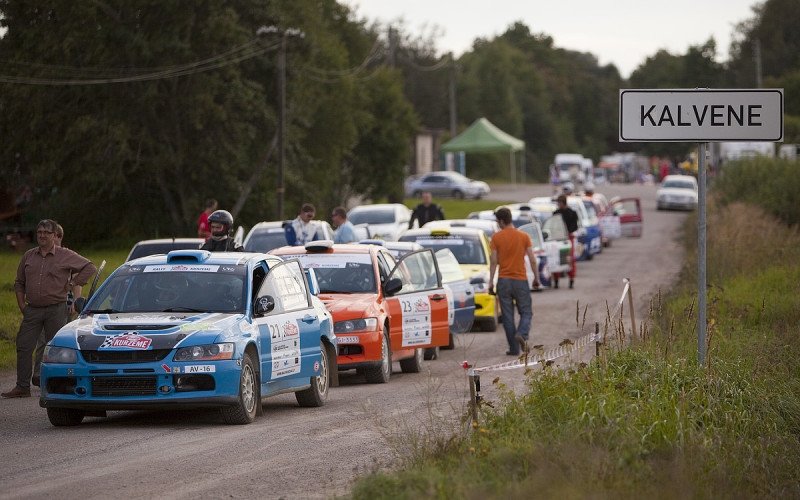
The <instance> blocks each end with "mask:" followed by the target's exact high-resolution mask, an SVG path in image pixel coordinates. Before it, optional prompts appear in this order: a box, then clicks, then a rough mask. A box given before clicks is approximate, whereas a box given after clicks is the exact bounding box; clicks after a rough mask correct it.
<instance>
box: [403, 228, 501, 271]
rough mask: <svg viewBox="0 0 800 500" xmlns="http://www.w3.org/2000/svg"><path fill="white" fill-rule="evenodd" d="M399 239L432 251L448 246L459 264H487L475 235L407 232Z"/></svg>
mask: <svg viewBox="0 0 800 500" xmlns="http://www.w3.org/2000/svg"><path fill="white" fill-rule="evenodd" d="M400 241H416V242H417V243H419V244H420V245H422V246H423V247H425V248H432V249H433V251H434V252H437V251H439V250H441V249H442V248H449V249H450V251H451V252H453V255H455V257H456V260H458V263H459V264H488V262H487V260H486V254H485V253H484V251H483V247H482V246H481V242H480V240H479V239H478V237H477V236H473V235H469V234H466V235H461V234H449V235H438V234H418V235H408V234H407V235H404V236H403V237H401V238H400Z"/></svg>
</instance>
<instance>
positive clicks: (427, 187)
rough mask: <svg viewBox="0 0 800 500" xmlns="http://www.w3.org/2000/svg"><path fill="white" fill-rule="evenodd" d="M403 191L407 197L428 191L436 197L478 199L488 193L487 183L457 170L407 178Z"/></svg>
mask: <svg viewBox="0 0 800 500" xmlns="http://www.w3.org/2000/svg"><path fill="white" fill-rule="evenodd" d="M405 191H406V197H407V198H408V197H414V198H420V197H421V196H422V193H424V192H425V191H430V193H431V194H432V195H433V196H438V197H453V198H458V199H463V198H474V199H476V200H479V199H481V198H483V197H484V196H486V195H488V194H489V185H488V184H486V183H485V182H483V181H475V180H472V179H470V178H468V177H464V176H463V175H461V174H459V173H458V172H451V171H443V172H433V173H430V174H425V175H423V176H421V177H416V178H410V179H407V180H406V184H405Z"/></svg>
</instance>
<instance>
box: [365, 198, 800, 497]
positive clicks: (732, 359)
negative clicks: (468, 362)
mask: <svg viewBox="0 0 800 500" xmlns="http://www.w3.org/2000/svg"><path fill="white" fill-rule="evenodd" d="M709 214H710V215H709V223H708V242H707V248H708V258H707V264H708V273H707V275H708V277H709V279H708V283H709V296H708V307H707V321H708V327H707V339H706V340H707V354H706V359H705V363H704V364H703V365H701V364H699V362H698V360H697V358H698V354H697V351H698V346H697V329H696V322H697V311H696V296H697V290H696V272H697V269H696V267H697V266H696V253H694V251H696V243H695V241H696V227H697V220H696V218H690V220H688V221H687V223H686V225H685V228H684V233H685V236H684V241H685V243H686V250H687V253H686V255H687V257H686V265H685V269H684V271H683V273H682V279H681V285H679V286H678V287H677V288H676V289H675V290H673V291H671V292H670V293H669V294H667V295H664V296H662V295H661V294H659V295H658V296H656V297H654V298H653V300H652V301H651V307H650V315H649V318H648V319H647V320H646V321H645V322H644V323H643V325H642V328H641V330H640V332H637V334H636V336H635V339H633V340H634V341H633V342H625V343H624V345H623V344H621V343H619V342H608V343H607V344H606V345H604V346H603V347H602V349H601V354H600V356H598V357H597V358H595V360H593V362H592V363H591V364H590V365H588V366H586V365H576V366H568V367H566V369H562V370H557V369H553V368H551V367H546V366H545V367H542V366H539V367H538V369H537V370H533V371H531V372H530V373H528V374H527V388H528V392H527V393H525V394H514V393H511V392H510V391H507V390H501V392H500V394H501V396H500V401H495V402H493V403H494V408H493V407H490V406H488V405H482V406H481V408H480V409H481V412H480V417H479V419H478V421H477V422H471V421H470V420H469V419H468V418H467V417H464V418H462V420H461V421H460V428H459V431H458V432H454V433H453V434H452V437H451V438H450V439H443V438H441V437H439V438H437V439H435V440H430V441H429V443H428V445H427V446H424V445H422V444H421V443H420V442H419V436H417V437H414V438H411V437H409V438H407V439H408V444H407V446H406V448H405V449H404V448H403V447H401V446H397V445H395V446H394V447H393V449H395V450H396V451H397V454H398V456H397V459H396V461H397V463H399V464H400V466H401V467H400V469H399V470H397V471H394V472H392V471H383V470H376V471H374V472H372V473H371V474H369V475H366V476H363V477H361V478H357V479H356V480H355V481H354V483H353V488H352V492H351V494H352V496H353V498H357V499H360V498H371V499H372V498H392V499H394V498H421V497H426V498H431V497H432V498H476V499H477V498H512V499H513V498H531V497H534V496H538V497H544V498H551V497H556V496H561V497H567V498H586V497H592V498H618V497H621V498H643V497H647V496H653V497H656V498H669V499H672V498H676V499H677V498H687V497H688V498H698V497H699V498H717V497H719V498H759V497H780V498H798V497H800V483H799V482H798V481H797V472H796V471H797V470H798V468H800V377H798V375H799V374H800V346H798V342H797V333H798V326H797V325H798V324H800V298H799V297H800V259H798V257H799V256H800V255H798V253H799V252H800V235H798V233H797V231H796V230H795V229H790V228H787V227H786V226H785V225H783V224H782V223H781V222H779V221H778V219H777V218H775V217H772V216H770V215H768V214H767V213H766V212H765V211H764V210H763V209H760V208H759V207H756V206H752V205H745V204H741V203H729V204H727V205H724V206H720V205H718V204H716V203H714V201H713V200H711V199H710V200H709ZM693 246H694V248H695V250H693ZM606 326H607V327H608V326H611V327H612V333H613V334H612V335H609V338H615V339H622V338H624V335H623V334H622V332H618V331H613V330H614V328H613V326H614V325H606ZM627 334H628V336H629V338H628V340H631V339H630V332H627ZM520 376H523V375H522V374H520ZM482 383H483V384H487V383H491V381H488V380H487V381H482ZM496 383H499V382H497V381H496ZM500 388H501V389H503V387H502V386H500ZM395 439H397V438H395Z"/></svg>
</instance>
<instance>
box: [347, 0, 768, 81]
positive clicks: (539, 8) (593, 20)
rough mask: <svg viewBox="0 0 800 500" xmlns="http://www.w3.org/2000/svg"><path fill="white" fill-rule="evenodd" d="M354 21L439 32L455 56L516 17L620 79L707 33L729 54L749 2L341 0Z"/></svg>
mask: <svg viewBox="0 0 800 500" xmlns="http://www.w3.org/2000/svg"><path fill="white" fill-rule="evenodd" d="M340 2H341V3H344V4H346V5H349V6H351V7H354V8H355V9H356V13H357V15H358V17H360V18H367V19H370V20H378V21H381V22H382V23H388V22H390V21H396V20H398V19H403V20H404V21H405V23H404V24H405V30H406V31H407V32H408V33H410V34H412V35H419V34H421V33H430V32H431V30H432V29H433V28H434V27H438V29H437V31H438V32H439V33H441V35H442V36H441V37H440V38H438V39H437V43H436V44H437V48H438V49H439V52H440V53H447V52H453V54H454V55H455V56H456V57H458V56H460V55H461V54H462V53H464V52H466V51H468V50H470V48H471V47H472V42H473V41H474V40H475V39H476V38H488V39H491V38H493V37H494V36H496V35H500V34H502V33H503V32H504V31H506V29H507V28H508V26H509V25H511V24H513V23H514V22H516V21H522V22H523V23H524V24H525V25H526V26H528V28H529V29H530V31H531V33H545V34H547V35H550V36H551V37H553V41H554V45H555V46H556V47H559V48H564V49H570V50H577V51H580V52H591V53H592V54H594V55H595V56H596V57H597V58H598V60H599V61H600V64H601V65H605V64H609V63H612V64H614V65H615V66H616V67H617V69H619V71H620V73H621V74H622V76H623V77H625V78H627V77H629V76H630V74H631V72H632V71H633V70H634V69H636V67H637V66H638V65H640V64H641V63H643V62H644V61H645V59H646V58H647V57H648V56H652V55H654V54H655V53H656V52H658V50H659V49H666V50H668V51H669V52H671V53H672V54H675V55H682V54H685V53H686V50H687V49H688V48H689V46H690V45H701V44H703V43H705V42H706V41H707V40H708V39H709V38H710V37H712V36H713V37H714V39H715V40H716V42H717V54H718V62H723V61H725V60H727V58H728V47H729V45H730V41H731V36H732V35H733V32H734V27H735V26H736V24H738V23H740V22H741V21H744V20H746V19H750V18H752V17H753V12H752V9H751V7H752V6H754V5H757V4H759V3H761V2H758V1H756V0H665V1H660V0H458V1H456V0H340Z"/></svg>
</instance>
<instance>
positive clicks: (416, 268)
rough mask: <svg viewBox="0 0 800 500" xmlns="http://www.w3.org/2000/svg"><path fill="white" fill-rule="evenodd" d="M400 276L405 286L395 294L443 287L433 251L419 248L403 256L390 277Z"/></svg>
mask: <svg viewBox="0 0 800 500" xmlns="http://www.w3.org/2000/svg"><path fill="white" fill-rule="evenodd" d="M393 278H398V279H400V281H401V282H402V284H403V286H402V288H401V289H400V291H399V292H397V293H396V294H395V295H401V294H405V293H412V292H419V291H423V290H432V289H435V288H439V287H441V281H440V280H439V273H438V272H437V270H436V261H435V258H434V256H433V251H432V250H430V249H428V250H418V251H416V252H413V253H410V254H408V255H405V256H403V258H402V259H400V261H399V262H398V263H397V265H396V267H395V268H394V270H393V271H392V273H391V275H390V276H389V279H393Z"/></svg>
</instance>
